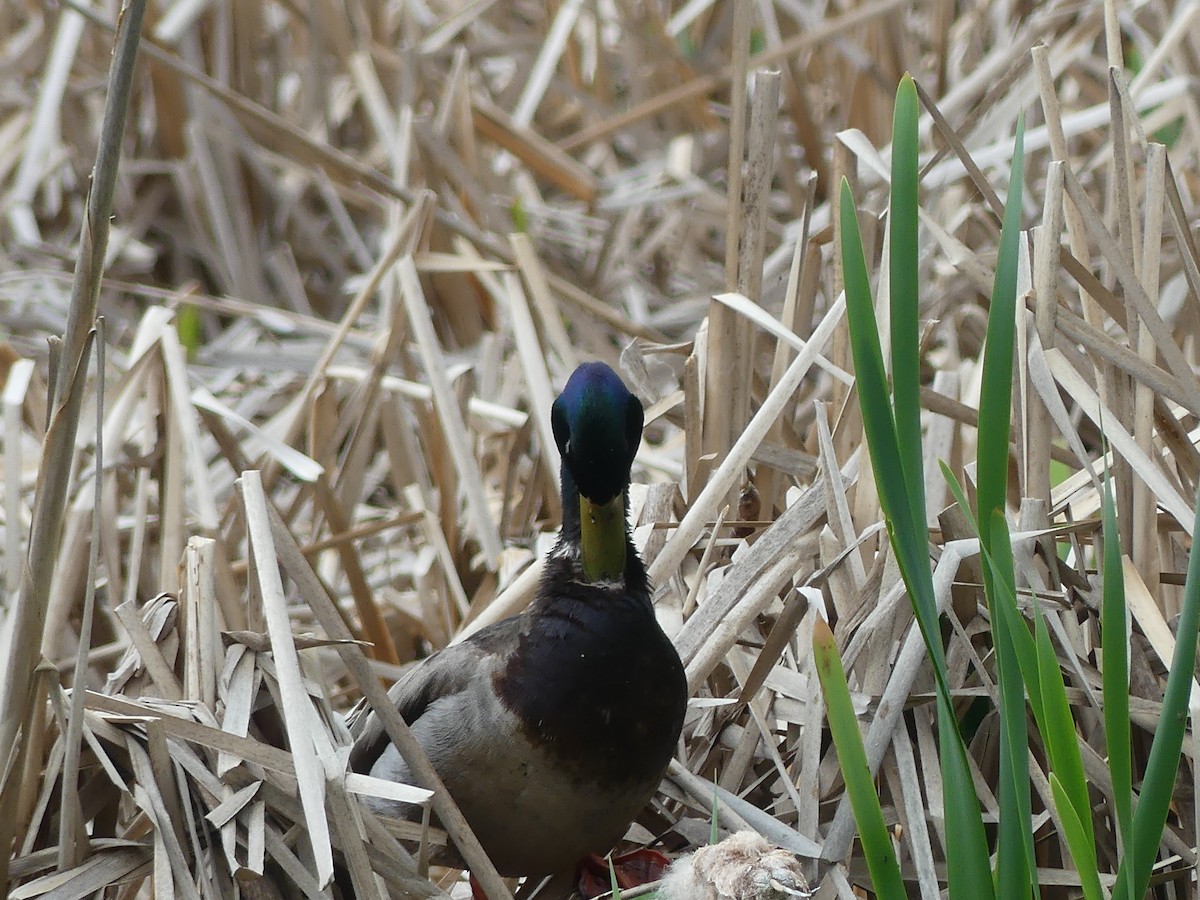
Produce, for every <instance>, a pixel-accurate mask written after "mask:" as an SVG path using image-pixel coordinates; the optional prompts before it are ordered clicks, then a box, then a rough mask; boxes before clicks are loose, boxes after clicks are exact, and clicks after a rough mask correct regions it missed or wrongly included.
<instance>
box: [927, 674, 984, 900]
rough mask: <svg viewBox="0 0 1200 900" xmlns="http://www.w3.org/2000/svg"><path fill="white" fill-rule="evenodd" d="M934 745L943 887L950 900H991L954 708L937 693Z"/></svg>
mask: <svg viewBox="0 0 1200 900" xmlns="http://www.w3.org/2000/svg"><path fill="white" fill-rule="evenodd" d="M937 710H938V716H937V722H938V746H939V750H940V756H941V769H942V797H943V801H944V804H945V813H946V884H947V886H948V887H949V891H950V898H951V900H993V898H995V896H996V893H995V887H994V885H993V884H992V869H991V859H990V857H989V855H988V843H987V834H986V833H985V832H984V829H983V814H982V813H981V812H980V810H979V797H978V796H977V795H976V793H975V782H974V781H973V780H972V779H971V769H970V766H969V765H968V763H967V750H966V747H964V746H963V742H962V736H961V735H960V734H959V733H958V722H957V720H956V719H955V717H954V707H953V706H952V705H951V703H950V701H949V700H948V699H947V697H946V696H945V695H944V694H943V693H942V692H941V691H938V694H937Z"/></svg>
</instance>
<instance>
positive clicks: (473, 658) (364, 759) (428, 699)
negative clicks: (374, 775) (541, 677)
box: [347, 616, 524, 772]
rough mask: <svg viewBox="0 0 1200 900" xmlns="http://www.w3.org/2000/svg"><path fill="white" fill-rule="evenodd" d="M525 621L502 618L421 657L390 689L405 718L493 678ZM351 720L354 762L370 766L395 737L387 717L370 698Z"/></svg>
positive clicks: (359, 768) (354, 766)
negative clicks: (385, 722)
mask: <svg viewBox="0 0 1200 900" xmlns="http://www.w3.org/2000/svg"><path fill="white" fill-rule="evenodd" d="M523 621H524V617H522V616H514V617H512V618H510V619H504V620H503V621H500V622H496V623H495V624H493V625H489V626H488V627H486V628H482V629H480V630H479V631H477V632H476V633H475V634H473V635H471V636H470V637H469V638H467V639H466V640H464V641H460V642H459V643H457V644H451V645H450V646H448V647H444V648H443V649H441V650H439V651H438V652H437V653H434V654H432V655H431V656H428V657H426V658H425V659H423V660H421V662H420V663H418V664H417V665H416V666H414V667H413V669H412V670H411V671H410V672H409V673H408V674H407V675H406V676H405V677H403V678H401V679H400V680H399V681H397V682H396V683H395V684H394V685H392V687H391V689H390V690H389V691H388V698H389V699H390V700H391V701H392V703H393V704H394V705H395V707H396V711H397V712H398V713H400V718H402V719H403V720H404V721H405V723H406V724H408V725H410V726H412V725H414V724H416V722H417V720H418V719H420V718H421V716H422V715H424V714H425V712H426V711H427V710H428V709H429V706H430V704H432V703H433V702H434V701H435V700H439V699H441V698H446V697H452V696H454V695H455V694H459V693H462V692H463V691H465V690H467V689H468V688H469V687H471V685H472V684H476V685H478V683H479V681H480V680H481V679H483V680H486V682H487V683H488V684H490V683H491V682H492V676H493V675H494V674H495V673H496V672H497V671H499V670H500V668H501V667H502V666H503V665H504V661H505V660H506V659H508V658H509V657H510V656H511V655H512V653H513V651H514V650H515V649H516V647H517V642H518V640H519V638H520V634H521V630H522V627H523ZM347 725H348V727H349V729H350V735H351V737H353V738H354V747H353V749H352V750H351V751H350V768H351V770H352V771H355V772H369V771H371V767H372V766H373V765H374V764H375V761H376V760H377V759H379V755H380V754H381V753H383V751H384V750H385V749H386V748H387V747H388V745H389V743H390V741H389V739H388V736H387V732H386V731H384V728H383V721H382V720H381V719H380V718H379V716H378V715H376V714H375V711H374V710H372V709H371V708H370V707H369V706H367V705H366V704H365V701H364V703H363V704H360V706H359V707H357V708H356V709H355V710H354V712H353V713H352V714H351V718H350V719H349V720H348V722H347Z"/></svg>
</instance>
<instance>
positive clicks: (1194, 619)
mask: <svg viewBox="0 0 1200 900" xmlns="http://www.w3.org/2000/svg"><path fill="white" fill-rule="evenodd" d="M1192 534H1194V535H1197V536H1198V537H1200V497H1198V498H1197V501H1196V520H1195V524H1194V525H1193V531H1192ZM1198 633H1200V540H1196V541H1193V542H1192V550H1191V553H1190V554H1189V556H1188V570H1187V579H1186V581H1185V583H1184V588H1183V609H1182V610H1181V611H1180V614H1179V626H1178V629H1177V630H1176V633H1175V653H1174V655H1173V656H1172V657H1171V668H1170V671H1169V673H1168V675H1167V690H1166V693H1165V694H1164V696H1163V709H1162V718H1161V719H1160V720H1159V725H1158V729H1157V730H1156V731H1155V732H1154V743H1153V744H1152V745H1151V747H1150V759H1149V761H1148V762H1147V763H1146V774H1145V777H1144V778H1143V779H1142V793H1141V796H1140V798H1139V800H1138V805H1137V809H1136V810H1134V813H1133V845H1132V847H1131V848H1126V851H1125V858H1124V859H1123V860H1122V861H1121V868H1120V870H1119V871H1118V873H1117V884H1116V887H1114V888H1113V896H1114V897H1120V896H1129V897H1142V896H1144V895H1145V893H1146V888H1147V886H1148V885H1149V884H1150V872H1151V870H1152V869H1153V867H1154V857H1155V854H1156V852H1157V850H1158V845H1159V842H1160V841H1161V840H1162V833H1163V828H1164V827H1165V826H1166V823H1167V811H1168V810H1169V808H1170V806H1171V798H1172V794H1173V793H1174V790H1175V775H1176V773H1177V772H1178V770H1179V753H1180V751H1181V750H1182V748H1183V735H1184V731H1185V730H1186V728H1187V720H1188V701H1189V700H1190V699H1191V693H1192V681H1193V673H1194V672H1195V671H1196V637H1197V634H1198Z"/></svg>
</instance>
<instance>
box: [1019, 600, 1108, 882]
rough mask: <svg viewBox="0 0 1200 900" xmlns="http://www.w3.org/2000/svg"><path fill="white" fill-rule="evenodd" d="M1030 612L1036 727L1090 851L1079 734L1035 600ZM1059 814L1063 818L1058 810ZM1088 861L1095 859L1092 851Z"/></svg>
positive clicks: (1078, 861)
mask: <svg viewBox="0 0 1200 900" xmlns="http://www.w3.org/2000/svg"><path fill="white" fill-rule="evenodd" d="M1033 610H1034V612H1033V615H1034V619H1033V625H1034V639H1035V642H1036V645H1037V658H1038V684H1039V692H1040V695H1041V696H1040V702H1041V706H1042V710H1043V712H1042V715H1041V717H1040V718H1039V719H1038V728H1039V730H1040V731H1041V732H1042V738H1043V740H1045V742H1046V752H1047V754H1048V755H1049V757H1050V768H1051V771H1052V772H1053V773H1054V775H1055V776H1056V777H1057V778H1058V781H1059V784H1060V785H1061V786H1062V789H1063V795H1064V796H1065V797H1067V798H1068V799H1069V800H1070V802H1071V806H1072V808H1073V809H1074V811H1075V815H1076V817H1077V818H1078V819H1079V822H1080V827H1081V828H1082V829H1083V830H1084V836H1085V837H1086V838H1087V844H1088V846H1089V847H1093V848H1094V846H1095V834H1094V833H1093V830H1092V809H1091V800H1090V798H1089V797H1088V785H1087V775H1086V774H1085V773H1084V771H1083V757H1082V756H1081V755H1080V753H1079V735H1078V734H1077V733H1076V731H1075V719H1074V717H1073V715H1072V714H1071V704H1070V701H1068V700H1067V688H1066V684H1065V683H1064V682H1063V674H1062V669H1060V668H1059V665H1058V656H1057V654H1056V653H1055V652H1054V644H1053V643H1052V642H1051V640H1050V632H1049V631H1048V630H1047V628H1046V620H1045V617H1044V616H1043V615H1042V609H1041V607H1040V606H1038V605H1037V602H1036V600H1035V602H1034V607H1033ZM1059 813H1060V815H1065V812H1063V811H1062V810H1061V809H1060V810H1059ZM1072 852H1074V851H1072ZM1092 859H1093V860H1094V859H1095V853H1094V852H1093V853H1092ZM1075 864H1076V866H1078V867H1079V870H1080V872H1082V871H1083V866H1084V865H1085V861H1084V860H1081V859H1079V857H1076V859H1075Z"/></svg>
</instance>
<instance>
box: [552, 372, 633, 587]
mask: <svg viewBox="0 0 1200 900" xmlns="http://www.w3.org/2000/svg"><path fill="white" fill-rule="evenodd" d="M642 422H643V416H642V405H641V403H639V402H638V399H637V397H635V396H633V394H631V393H630V392H629V389H628V388H626V387H625V384H624V382H622V381H621V379H620V377H619V376H618V375H617V373H616V372H614V371H613V370H612V369H610V368H609V367H608V366H606V365H605V364H604V363H600V362H593V363H584V364H583V365H581V366H580V367H579V368H577V369H576V370H575V371H574V372H573V373H572V375H571V377H570V379H569V380H568V381H567V386H566V387H565V388H563V392H562V394H560V395H559V397H558V399H557V400H555V401H554V406H553V407H551V410H550V423H551V425H552V426H553V428H554V439H555V441H556V442H557V444H558V451H559V453H560V454H562V461H563V494H564V501H565V502H567V503H569V502H570V498H569V496H568V495H569V494H570V490H569V487H570V485H569V484H568V479H570V482H571V483H572V484H573V486H574V487H575V488H576V489H577V490H578V492H579V520H580V547H581V555H582V560H583V568H584V572H585V574H586V575H587V576H588V577H589V578H591V579H593V580H602V579H610V578H617V577H619V576H620V575H621V574H622V573H623V572H624V570H625V540H626V536H625V489H626V488H627V487H628V486H629V470H630V467H631V466H632V465H633V457H634V454H636V453H637V448H638V445H639V444H640V443H641V440H642Z"/></svg>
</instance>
